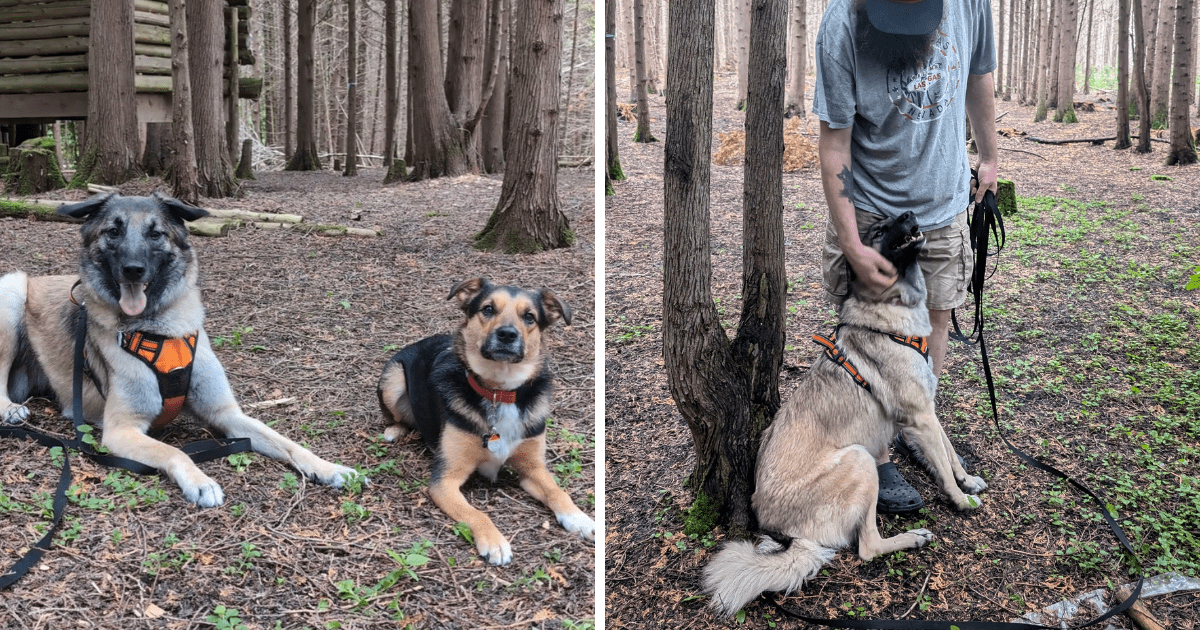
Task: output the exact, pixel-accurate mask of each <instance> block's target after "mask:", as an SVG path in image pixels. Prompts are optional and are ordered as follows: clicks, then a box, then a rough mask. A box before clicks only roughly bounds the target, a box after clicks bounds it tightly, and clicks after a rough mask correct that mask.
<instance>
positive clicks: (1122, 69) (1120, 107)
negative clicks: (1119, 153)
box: [1113, 0, 1133, 149]
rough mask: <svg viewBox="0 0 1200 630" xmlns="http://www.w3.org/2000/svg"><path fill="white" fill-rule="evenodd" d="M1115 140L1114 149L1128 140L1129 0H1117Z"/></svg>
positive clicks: (1128, 143)
mask: <svg viewBox="0 0 1200 630" xmlns="http://www.w3.org/2000/svg"><path fill="white" fill-rule="evenodd" d="M1117 12H1118V15H1117V141H1116V142H1115V143H1113V148H1114V149H1128V148H1129V147H1131V146H1133V145H1132V144H1130V142H1129V0H1117Z"/></svg>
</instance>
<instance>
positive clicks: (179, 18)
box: [167, 0, 200, 204]
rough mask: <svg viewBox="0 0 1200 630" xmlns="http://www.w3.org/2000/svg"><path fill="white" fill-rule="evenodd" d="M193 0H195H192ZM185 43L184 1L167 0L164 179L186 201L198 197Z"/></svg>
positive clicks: (197, 176) (186, 35) (190, 82)
mask: <svg viewBox="0 0 1200 630" xmlns="http://www.w3.org/2000/svg"><path fill="white" fill-rule="evenodd" d="M193 1H195V0H193ZM189 48H190V46H189V45H188V25H187V2H186V0H171V73H172V82H173V84H174V87H173V92H172V95H171V152H172V156H171V166H170V169H169V170H168V171H167V182H168V183H169V184H170V185H171V194H172V195H174V196H175V198H176V199H179V200H181V201H184V202H186V203H191V204H194V203H197V202H199V198H200V179H199V174H198V173H197V171H196V143H195V141H194V138H195V135H194V131H193V128H192V125H193V120H192V79H191V65H190V64H191V62H190V55H191V51H190V50H189Z"/></svg>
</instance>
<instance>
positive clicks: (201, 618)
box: [0, 169, 595, 629]
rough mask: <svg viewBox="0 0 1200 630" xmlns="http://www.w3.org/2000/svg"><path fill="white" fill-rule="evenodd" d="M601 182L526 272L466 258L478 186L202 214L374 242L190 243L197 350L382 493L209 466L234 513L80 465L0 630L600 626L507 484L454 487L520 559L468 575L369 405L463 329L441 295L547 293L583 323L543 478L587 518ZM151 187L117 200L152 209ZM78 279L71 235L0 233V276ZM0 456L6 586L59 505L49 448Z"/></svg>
mask: <svg viewBox="0 0 1200 630" xmlns="http://www.w3.org/2000/svg"><path fill="white" fill-rule="evenodd" d="M592 177H593V176H592V173H591V172H590V170H580V171H575V170H569V169H568V170H564V171H562V172H561V173H560V175H559V182H560V191H561V197H562V200H563V204H564V209H565V210H566V212H567V214H568V217H569V219H570V222H571V227H572V229H573V230H574V231H575V234H576V235H577V236H578V238H579V242H578V244H577V245H576V246H575V247H573V248H571V249H569V250H565V251H555V252H549V253H544V254H539V255H530V256H503V255H496V254H491V253H482V252H477V251H475V250H474V249H473V248H472V247H471V236H472V235H473V234H474V233H475V232H477V231H478V230H479V228H480V227H481V226H482V225H483V224H484V222H485V221H486V219H487V217H488V214H489V213H490V212H491V210H492V208H493V207H494V206H495V203H496V201H497V199H498V197H499V193H500V180H499V179H496V178H491V177H463V178H456V179H450V180H434V181H430V182H424V183H420V184H411V185H403V186H397V187H389V188H383V187H382V186H381V185H380V184H379V182H380V181H381V180H382V178H383V173H382V172H381V171H379V170H378V169H367V170H365V171H363V172H362V175H361V176H360V177H357V178H343V177H341V176H339V175H338V174H334V173H330V172H320V173H305V174H298V173H263V174H260V175H259V180H258V181H256V182H252V183H250V184H249V186H248V189H247V194H246V196H245V198H244V199H240V200H221V201H218V202H214V203H213V204H212V206H213V207H226V208H228V207H242V208H247V209H253V210H261V211H274V212H291V213H298V214H302V215H304V216H305V217H306V218H308V220H310V221H313V222H325V223H340V224H346V225H360V224H361V225H362V226H364V227H368V226H374V225H377V226H379V227H381V228H382V229H383V232H384V236H383V237H382V238H377V239H356V238H328V237H322V236H315V235H304V234H298V233H280V232H264V231H255V230H252V229H239V230H234V231H233V232H231V233H230V235H229V236H228V237H226V238H209V239H204V238H194V239H193V244H194V245H195V248H196V250H197V253H198V256H199V258H200V261H201V268H202V286H203V290H204V296H205V302H206V305H207V309H208V322H207V330H208V331H209V334H210V336H211V337H213V338H214V339H217V338H223V339H224V340H225V341H224V343H223V345H222V346H221V347H219V348H217V349H216V352H217V355H218V357H219V358H220V359H221V361H222V363H223V364H224V366H225V369H226V371H227V372H228V374H229V378H230V380H231V382H232V385H233V389H234V391H235V393H236V394H237V396H238V399H239V401H240V402H242V403H243V404H245V403H251V402H255V401H260V400H265V399H273V398H280V397H283V396H291V397H296V398H298V399H299V402H298V403H297V404H296V405H293V406H289V407H281V408H277V409H270V410H265V411H262V412H261V413H259V414H258V417H259V418H261V419H262V420H264V421H266V422H268V423H271V424H272V425H273V426H274V427H275V428H276V429H277V430H279V431H281V432H282V433H284V434H286V435H289V436H291V437H293V438H295V439H296V440H297V441H301V442H302V443H305V444H306V445H308V446H310V447H311V448H312V450H313V451H315V452H316V453H318V454H319V455H321V456H323V457H327V458H330V459H332V460H337V461H341V462H344V463H347V464H351V465H359V466H362V467H365V468H367V469H369V470H370V471H371V477H372V481H373V485H372V486H371V487H370V488H368V489H367V490H365V491H364V492H363V493H362V494H361V495H353V494H347V493H342V492H338V491H335V490H332V489H329V488H326V487H321V486H314V485H312V484H309V483H305V482H304V481H303V480H298V479H296V477H295V475H293V474H292V473H293V472H294V471H292V470H291V469H290V468H288V467H287V466H285V465H283V464H281V463H278V462H275V461H273V460H267V459H264V458H262V457H259V456H253V457H252V458H251V461H250V462H249V463H248V464H244V463H243V464H239V466H238V468H241V469H240V470H239V469H235V466H234V465H233V464H231V463H230V462H226V461H216V462H211V463H208V464H205V465H203V466H202V468H203V469H204V470H205V472H207V473H208V474H209V475H211V476H212V477H213V478H214V479H215V480H216V481H217V482H218V483H220V484H221V485H222V487H223V488H224V490H225V493H226V504H225V506H223V507H221V508H216V509H210V510H199V509H196V508H194V507H192V506H190V505H188V504H186V503H185V502H184V501H183V499H182V497H181V495H180V493H179V490H178V488H176V487H175V485H174V484H173V483H171V482H169V481H164V480H160V479H158V478H134V477H132V476H130V475H126V474H122V473H119V472H114V471H111V470H108V469H104V468H100V467H98V466H96V465H94V464H92V463H90V462H88V461H86V460H82V459H80V458H79V457H74V458H72V466H73V468H74V470H75V474H76V488H75V489H73V492H75V493H76V494H75V495H74V496H75V499H74V500H73V502H72V504H71V505H70V506H69V508H68V516H67V522H66V524H65V525H64V528H63V532H62V533H61V534H60V535H59V536H57V537H56V540H55V543H54V549H53V550H52V551H51V552H50V553H49V554H47V556H46V558H45V561H44V562H43V566H41V567H39V569H38V570H36V571H34V572H33V573H32V574H30V575H29V576H27V577H26V578H25V579H24V580H22V581H21V582H19V583H17V584H16V585H15V586H14V587H13V588H12V589H11V590H9V591H8V592H7V593H5V594H4V596H3V599H2V600H0V602H2V603H0V626H3V627H6V628H34V627H37V628H43V627H76V626H80V627H96V628H113V629H116V628H122V629H125V628H142V627H145V628H162V627H167V628H194V627H208V626H207V625H205V624H204V622H205V620H206V618H208V617H209V616H211V615H213V614H214V609H215V607H216V606H217V605H218V604H220V605H224V606H226V607H227V608H233V609H237V610H238V611H239V612H240V613H241V617H242V619H243V620H244V621H246V622H247V623H249V624H250V627H252V628H274V627H284V628H292V627H314V628H334V627H341V628H375V627H378V628H383V627H388V628H396V627H404V626H405V625H406V624H411V627H414V628H430V627H433V628H481V627H488V626H496V625H501V626H503V625H507V624H514V625H519V626H522V627H529V626H531V625H535V624H536V621H543V622H546V623H551V624H552V625H553V624H556V623H557V621H552V620H572V621H578V620H584V619H592V618H593V617H594V614H595V613H594V611H593V602H594V599H595V595H594V592H595V591H594V586H593V584H594V582H593V579H594V566H595V565H594V548H593V546H592V545H590V544H587V543H584V542H582V541H580V540H579V539H578V538H577V537H575V536H573V535H570V534H568V533H566V532H565V531H564V530H562V528H561V527H559V526H558V524H557V523H556V522H555V519H554V515H553V514H552V513H550V512H549V511H548V510H547V509H545V508H544V507H542V506H541V505H540V504H538V503H537V502H536V501H535V500H533V499H532V498H531V497H529V495H528V494H526V493H525V492H524V491H522V490H521V489H520V487H519V486H518V484H517V480H516V477H515V474H513V473H511V472H510V471H505V472H502V473H501V476H500V479H499V481H498V482H497V483H496V484H495V485H492V484H489V483H487V482H486V481H482V480H480V479H477V478H476V479H473V480H472V481H470V482H468V484H467V486H466V487H465V492H466V495H467V498H468V500H469V501H470V502H471V503H472V504H473V505H475V506H476V507H479V508H480V509H482V510H484V511H485V512H487V513H488V514H489V515H490V516H491V518H492V519H493V520H494V521H495V523H496V525H497V527H498V528H499V529H500V531H501V532H503V533H504V534H505V535H507V536H508V538H509V540H510V541H511V542H512V545H513V549H514V560H513V563H512V564H511V565H509V566H506V567H492V566H490V565H487V564H486V563H484V562H482V561H481V560H480V559H479V558H478V557H477V556H476V555H475V553H474V548H473V546H471V545H468V544H467V543H466V542H464V540H462V539H461V538H460V537H459V536H457V535H456V534H455V533H454V531H453V529H452V528H453V525H454V523H451V522H449V519H448V518H447V517H446V516H445V515H444V514H443V513H442V512H441V511H440V510H438V509H437V508H436V507H435V506H434V505H433V504H432V502H431V501H430V500H429V499H428V495H427V492H426V491H425V490H424V489H423V488H424V486H425V485H426V483H427V481H428V478H429V474H430V469H431V465H432V462H431V458H430V457H429V456H428V453H427V452H426V451H425V449H424V447H423V446H421V445H420V444H419V443H418V442H415V441H409V442H405V443H400V444H394V445H387V444H385V443H382V442H381V441H380V437H379V436H380V435H381V433H382V431H383V428H384V423H383V420H382V418H381V416H380V412H379V407H378V402H377V400H376V396H375V383H376V380H377V379H378V377H379V372H380V369H381V368H382V366H383V363H384V361H385V360H386V359H387V358H388V357H389V356H390V355H391V353H392V352H394V349H395V348H396V347H398V346H400V345H404V344H407V343H410V342H412V341H415V340H417V339H419V338H421V337H424V336H426V335H430V334H435V333H442V332H450V331H452V330H453V328H454V327H456V326H457V325H458V322H459V321H460V318H461V313H460V312H459V311H458V310H457V309H456V308H455V307H454V306H453V304H452V303H449V302H447V301H446V294H447V293H448V292H449V289H450V287H451V286H453V285H454V283H456V282H458V281H460V280H463V279H465V278H468V277H475V276H478V275H485V276H487V277H489V278H491V279H492V280H494V281H497V282H503V283H505V284H519V285H523V286H531V287H534V288H538V287H542V286H545V287H549V288H552V289H554V291H555V292H556V293H558V295H559V296H561V297H562V298H563V299H564V300H566V301H567V302H568V303H569V304H570V306H571V308H572V310H573V311H574V313H575V319H574V324H573V325H572V326H570V327H565V328H563V327H558V328H556V329H555V330H553V331H552V332H551V333H550V339H551V342H550V343H551V346H552V349H551V352H552V354H553V355H554V361H553V365H554V368H555V370H556V372H557V374H558V385H559V387H558V395H557V398H556V400H557V404H556V407H555V409H554V413H553V418H554V426H553V428H552V429H551V430H550V432H549V436H550V439H549V442H550V452H549V453H548V456H549V457H550V458H551V467H552V469H553V470H552V472H554V473H555V474H556V475H557V476H558V478H559V479H560V480H561V481H562V482H563V483H565V484H567V487H568V491H569V492H570V493H571V495H572V497H573V498H574V499H575V500H576V502H577V503H579V505H580V506H581V507H583V509H584V510H585V511H587V512H588V513H594V512H595V506H594V500H595V499H594V496H593V489H592V488H593V481H594V455H593V453H594V449H593V448H592V445H593V439H592V436H593V435H594V431H595V413H594V393H593V392H594V382H595V379H594V367H593V361H592V356H593V348H594V347H595V346H594V334H593V331H594V327H593V326H594V321H595V299H594V293H595V287H594V273H593V262H594V258H595V254H594V252H595V242H594V237H595V226H594V212H593V205H594V204H593V199H594V197H593V179H592ZM155 184H156V180H150V181H148V182H135V183H132V184H129V185H127V186H124V187H123V191H124V192H126V193H127V194H145V193H148V192H149V191H150V190H152V189H153V188H154V187H155ZM74 194H75V195H80V196H81V193H74ZM77 260H78V227H77V226H71V225H64V224H53V223H33V222H28V221H23V220H22V221H17V220H0V272H7V271H10V270H15V269H23V270H25V271H27V272H30V273H31V274H47V273H72V272H73V271H74V269H75V267H76V265H77ZM31 407H32V408H33V410H34V411H35V412H36V417H34V418H33V419H32V420H31V423H32V424H34V425H35V426H37V427H40V428H42V429H47V430H52V431H56V432H59V433H65V432H66V431H67V430H68V429H69V427H70V424H69V422H68V421H66V420H65V419H62V418H60V417H58V414H57V412H56V411H55V410H54V409H53V408H52V406H51V405H50V403H49V402H34V403H33V404H31ZM176 427H177V428H176ZM176 427H173V428H170V429H168V430H167V432H166V435H164V436H163V437H162V439H163V440H165V441H167V442H169V443H171V444H181V443H183V442H185V441H189V440H191V439H193V438H197V437H201V432H200V431H199V430H198V429H197V427H196V425H195V424H193V423H192V422H190V421H184V422H183V423H181V424H179V425H176ZM0 450H2V452H3V455H2V456H0V512H2V513H3V515H2V521H0V541H3V542H0V565H4V566H7V565H8V564H10V563H11V562H12V561H13V560H14V559H15V558H16V554H18V553H19V552H20V551H21V550H22V549H23V548H24V547H25V546H27V545H28V544H30V543H31V542H32V541H34V540H36V539H37V538H38V537H40V535H39V534H37V532H38V531H39V528H41V527H43V522H44V521H45V518H44V517H43V515H42V513H41V508H40V507H39V506H40V505H41V503H40V501H41V497H43V496H48V495H46V494H44V493H47V492H50V491H52V490H53V487H54V484H55V483H56V482H57V479H58V467H57V466H54V465H53V464H52V463H51V461H50V459H49V458H48V457H47V455H46V452H45V451H44V450H43V449H40V448H35V447H32V446H28V445H22V444H20V443H17V442H16V441H13V440H4V441H3V442H0ZM391 552H395V553H396V554H397V555H395V556H392V555H391ZM397 558H398V559H400V560H402V561H403V563H404V564H403V565H402V563H401V562H400V560H397ZM397 571H398V572H397ZM393 572H397V573H396V574H395V576H394V578H395V579H390V578H387V576H389V574H392V573H393ZM388 581H390V582H393V583H391V584H389V583H388ZM381 582H383V585H382V586H381ZM155 615H161V617H160V618H158V619H155V620H149V619H146V618H147V617H153V616H155ZM535 620H536V621H535ZM547 620H551V621H547ZM397 621H399V623H396V622H397ZM338 624H340V625H338Z"/></svg>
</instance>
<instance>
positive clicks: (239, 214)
mask: <svg viewBox="0 0 1200 630" xmlns="http://www.w3.org/2000/svg"><path fill="white" fill-rule="evenodd" d="M208 214H209V215H211V216H214V217H220V218H222V219H244V220H246V221H265V222H267V223H302V222H304V217H302V216H300V215H298V214H274V213H271V212H254V211H251V210H226V209H223V208H209V209H208Z"/></svg>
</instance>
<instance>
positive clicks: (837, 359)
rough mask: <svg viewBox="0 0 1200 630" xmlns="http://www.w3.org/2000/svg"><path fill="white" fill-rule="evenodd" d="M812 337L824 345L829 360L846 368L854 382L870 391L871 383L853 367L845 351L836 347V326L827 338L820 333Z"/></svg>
mask: <svg viewBox="0 0 1200 630" xmlns="http://www.w3.org/2000/svg"><path fill="white" fill-rule="evenodd" d="M812 338H813V341H815V342H816V343H818V344H820V345H822V346H825V356H827V357H829V360H830V361H833V362H834V363H836V364H838V365H840V366H842V368H844V369H845V370H846V373H847V374H849V375H850V376H851V377H852V378H853V379H854V382H855V383H858V384H859V385H860V386H862V388H863V389H865V390H867V392H868V393H869V392H870V391H871V384H870V383H868V382H867V379H865V378H863V375H862V374H861V373H860V372H859V371H858V368H856V367H854V364H853V363H851V362H850V360H849V359H847V358H846V355H845V353H843V352H842V351H841V350H840V349H838V347H837V343H836V342H837V329H836V328H835V329H834V330H833V334H832V335H829V337H828V338H826V337H822V336H821V335H813V336H812Z"/></svg>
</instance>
